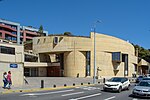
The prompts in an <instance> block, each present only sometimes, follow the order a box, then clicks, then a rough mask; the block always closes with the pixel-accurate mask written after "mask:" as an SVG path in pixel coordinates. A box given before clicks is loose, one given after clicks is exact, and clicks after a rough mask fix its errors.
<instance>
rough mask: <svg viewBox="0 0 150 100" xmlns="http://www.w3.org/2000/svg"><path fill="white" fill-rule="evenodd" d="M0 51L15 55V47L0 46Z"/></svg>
mask: <svg viewBox="0 0 150 100" xmlns="http://www.w3.org/2000/svg"><path fill="white" fill-rule="evenodd" d="M0 53H4V54H12V55H15V48H12V47H6V46H0Z"/></svg>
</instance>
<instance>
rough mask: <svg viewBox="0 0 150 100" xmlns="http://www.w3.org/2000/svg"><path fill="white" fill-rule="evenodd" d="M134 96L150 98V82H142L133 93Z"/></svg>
mask: <svg viewBox="0 0 150 100" xmlns="http://www.w3.org/2000/svg"><path fill="white" fill-rule="evenodd" d="M132 94H133V95H134V96H139V97H150V80H142V81H141V82H139V84H137V85H136V86H135V87H134V88H133V91H132Z"/></svg>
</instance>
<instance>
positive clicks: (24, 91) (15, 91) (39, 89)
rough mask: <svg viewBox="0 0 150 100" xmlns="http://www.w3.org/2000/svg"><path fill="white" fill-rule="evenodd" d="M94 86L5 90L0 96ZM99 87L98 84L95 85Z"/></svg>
mask: <svg viewBox="0 0 150 100" xmlns="http://www.w3.org/2000/svg"><path fill="white" fill-rule="evenodd" d="M93 85H96V84H85V85H83V84H81V85H76V86H59V87H52V88H33V89H18V90H5V91H3V92H0V94H10V93H26V92H38V91H46V90H58V89H65V88H74V87H79V86H93ZM97 85H100V84H97Z"/></svg>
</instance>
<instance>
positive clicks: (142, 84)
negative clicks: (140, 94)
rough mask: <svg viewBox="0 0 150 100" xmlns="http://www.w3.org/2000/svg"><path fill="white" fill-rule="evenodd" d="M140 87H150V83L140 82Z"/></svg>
mask: <svg viewBox="0 0 150 100" xmlns="http://www.w3.org/2000/svg"><path fill="white" fill-rule="evenodd" d="M138 86H145V87H150V82H140V83H139V84H138Z"/></svg>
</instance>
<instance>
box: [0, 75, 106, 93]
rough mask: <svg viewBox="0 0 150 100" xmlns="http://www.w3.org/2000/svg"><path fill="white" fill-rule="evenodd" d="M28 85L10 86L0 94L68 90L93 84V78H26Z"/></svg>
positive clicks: (99, 82) (0, 90) (100, 82)
mask: <svg viewBox="0 0 150 100" xmlns="http://www.w3.org/2000/svg"><path fill="white" fill-rule="evenodd" d="M26 80H27V81H28V84H25V82H24V84H23V85H22V86H14V85H12V86H11V89H9V90H8V89H3V88H2V87H1V88H0V94H8V93H19V92H36V91H43V90H53V89H61V88H68V87H74V86H80V85H91V84H93V78H72V77H27V78H26ZM102 83H103V79H96V83H95V84H102Z"/></svg>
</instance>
